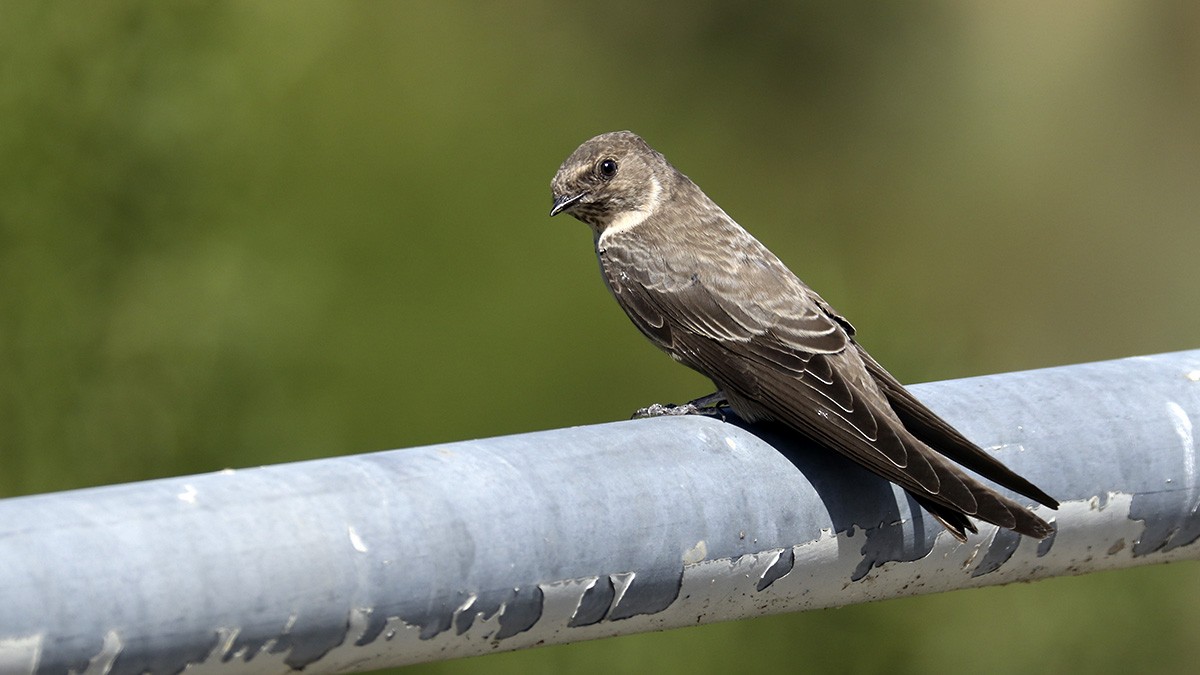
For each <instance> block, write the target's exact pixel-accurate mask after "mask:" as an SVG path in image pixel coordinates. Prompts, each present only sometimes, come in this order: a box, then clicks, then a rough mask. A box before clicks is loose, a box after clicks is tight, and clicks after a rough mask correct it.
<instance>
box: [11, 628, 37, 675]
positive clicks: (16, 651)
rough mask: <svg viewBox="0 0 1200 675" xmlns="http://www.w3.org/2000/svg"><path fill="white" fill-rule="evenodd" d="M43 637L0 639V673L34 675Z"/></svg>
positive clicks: (26, 636) (27, 636) (30, 636)
mask: <svg viewBox="0 0 1200 675" xmlns="http://www.w3.org/2000/svg"><path fill="white" fill-rule="evenodd" d="M44 639H45V635H43V634H40V633H39V634H37V635H24V636H21V637H6V638H0V673H36V672H37V669H38V664H39V663H40V662H41V660H42V641H43V640H44Z"/></svg>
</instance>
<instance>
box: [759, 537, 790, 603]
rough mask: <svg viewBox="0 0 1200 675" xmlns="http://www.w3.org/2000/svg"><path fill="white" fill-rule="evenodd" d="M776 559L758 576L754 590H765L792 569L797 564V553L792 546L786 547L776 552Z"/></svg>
mask: <svg viewBox="0 0 1200 675" xmlns="http://www.w3.org/2000/svg"><path fill="white" fill-rule="evenodd" d="M774 558H775V559H774V560H772V561H771V564H770V565H768V566H767V569H765V570H763V573H762V576H760V577H759V578H758V583H757V584H755V586H754V590H756V591H760V592H761V591H764V590H766V589H767V588H769V587H770V586H771V584H773V583H775V582H776V581H777V580H779V579H781V578H782V577H783V576H784V575H786V574H787V573H788V572H791V571H792V567H793V566H794V565H795V564H796V553H795V551H793V550H792V549H791V548H785V549H782V550H779V551H776V552H775V555H774Z"/></svg>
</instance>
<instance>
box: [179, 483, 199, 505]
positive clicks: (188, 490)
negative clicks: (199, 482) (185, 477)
mask: <svg viewBox="0 0 1200 675" xmlns="http://www.w3.org/2000/svg"><path fill="white" fill-rule="evenodd" d="M196 494H197V492H196V486H194V485H191V484H189V483H185V484H184V486H183V491H182V492H180V493H179V494H177V495H175V497H176V498H177V499H179V501H181V502H186V503H188V504H195V503H196Z"/></svg>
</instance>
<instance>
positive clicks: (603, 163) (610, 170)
mask: <svg viewBox="0 0 1200 675" xmlns="http://www.w3.org/2000/svg"><path fill="white" fill-rule="evenodd" d="M596 171H597V172H598V173H599V174H600V177H601V178H603V179H604V180H608V179H609V178H612V177H613V176H615V175H617V160H615V159H611V158H608V159H602V160H600V163H599V164H597V165H596Z"/></svg>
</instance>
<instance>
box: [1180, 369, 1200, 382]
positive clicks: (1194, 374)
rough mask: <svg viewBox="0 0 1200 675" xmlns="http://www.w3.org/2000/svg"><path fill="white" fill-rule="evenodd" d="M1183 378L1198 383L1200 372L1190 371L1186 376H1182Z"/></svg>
mask: <svg viewBox="0 0 1200 675" xmlns="http://www.w3.org/2000/svg"><path fill="white" fill-rule="evenodd" d="M1184 377H1186V378H1187V379H1189V380H1191V381H1192V382H1200V370H1193V371H1190V372H1189V373H1188V374H1187V375H1184Z"/></svg>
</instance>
